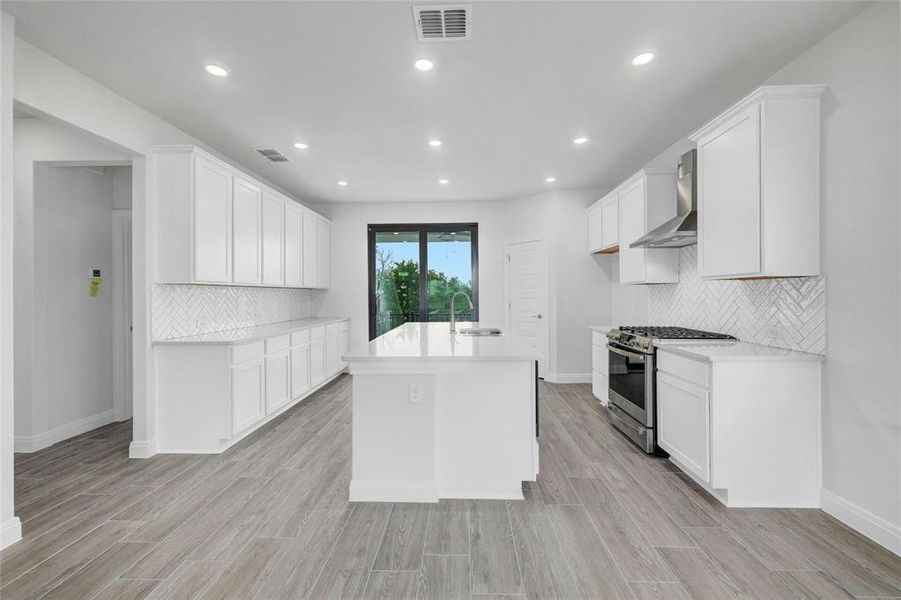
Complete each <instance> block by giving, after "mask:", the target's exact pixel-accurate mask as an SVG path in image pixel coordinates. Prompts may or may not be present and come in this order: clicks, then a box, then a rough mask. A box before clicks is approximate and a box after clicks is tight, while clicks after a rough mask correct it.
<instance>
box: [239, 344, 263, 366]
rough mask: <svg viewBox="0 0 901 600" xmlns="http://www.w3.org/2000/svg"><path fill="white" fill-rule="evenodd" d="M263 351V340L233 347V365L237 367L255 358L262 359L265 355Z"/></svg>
mask: <svg viewBox="0 0 901 600" xmlns="http://www.w3.org/2000/svg"><path fill="white" fill-rule="evenodd" d="M263 351H264V345H263V340H258V341H256V342H249V343H247V344H237V345H235V346H232V364H233V365H236V364H238V363H242V362H247V361H248V360H252V359H255V358H262V357H263V354H264V352H263Z"/></svg>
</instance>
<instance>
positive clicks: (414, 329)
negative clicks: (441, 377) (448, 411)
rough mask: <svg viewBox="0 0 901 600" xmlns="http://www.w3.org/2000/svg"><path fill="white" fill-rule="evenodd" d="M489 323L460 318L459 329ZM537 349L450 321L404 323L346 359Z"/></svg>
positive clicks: (512, 354)
mask: <svg viewBox="0 0 901 600" xmlns="http://www.w3.org/2000/svg"><path fill="white" fill-rule="evenodd" d="M467 327H486V325H484V324H476V323H467V322H462V321H458V322H457V330H460V329H464V328H467ZM538 358H539V356H538V353H537V352H535V351H533V350H530V349H526V348H522V347H517V346H515V345H514V341H513V339H512V338H511V337H509V336H507V335H505V334H502V335H497V336H468V335H461V334H459V333H457V334H451V333H450V325H449V324H448V323H405V324H403V325H401V326H400V327H396V328H394V329H392V330H391V331H389V332H387V333H385V334H383V335H380V336H379V337H377V338H375V339H374V340H372V341H371V342H369V343H368V344H366V345H363V346H357V347H356V348H352V349H351V350H350V352H348V353H347V354H346V355H345V356H344V357H343V360H344V361H345V362H349V363H353V362H361V361H382V360H537V359H538Z"/></svg>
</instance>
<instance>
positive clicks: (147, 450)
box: [128, 440, 156, 458]
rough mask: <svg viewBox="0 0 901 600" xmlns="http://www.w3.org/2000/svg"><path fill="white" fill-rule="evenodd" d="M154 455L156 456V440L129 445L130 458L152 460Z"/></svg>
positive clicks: (135, 442)
mask: <svg viewBox="0 0 901 600" xmlns="http://www.w3.org/2000/svg"><path fill="white" fill-rule="evenodd" d="M154 454H156V440H144V441H137V440H135V441H133V442H132V443H130V444H129V445H128V458H150V457H151V456H153V455H154Z"/></svg>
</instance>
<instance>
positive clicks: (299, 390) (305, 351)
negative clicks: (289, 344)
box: [291, 344, 310, 398]
mask: <svg viewBox="0 0 901 600" xmlns="http://www.w3.org/2000/svg"><path fill="white" fill-rule="evenodd" d="M308 389H310V345H309V344H304V345H303V346H297V347H296V348H291V397H292V398H297V397H298V396H300V395H301V394H303V393H304V392H306V391H307V390H308Z"/></svg>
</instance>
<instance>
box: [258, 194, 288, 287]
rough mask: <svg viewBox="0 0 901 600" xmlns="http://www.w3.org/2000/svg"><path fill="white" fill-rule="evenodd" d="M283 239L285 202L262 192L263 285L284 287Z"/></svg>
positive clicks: (284, 254)
mask: <svg viewBox="0 0 901 600" xmlns="http://www.w3.org/2000/svg"><path fill="white" fill-rule="evenodd" d="M286 240H287V238H286V237H285V201H284V200H282V199H281V198H280V197H278V196H276V195H275V194H273V193H271V192H263V283H264V284H266V285H284V284H285V270H284V262H283V261H284V259H285V257H286V255H287V253H288V247H287V245H286V243H285V242H286Z"/></svg>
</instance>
